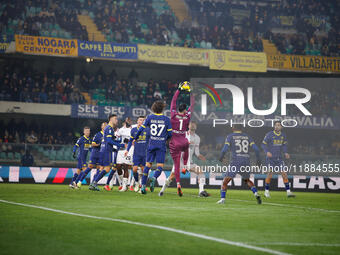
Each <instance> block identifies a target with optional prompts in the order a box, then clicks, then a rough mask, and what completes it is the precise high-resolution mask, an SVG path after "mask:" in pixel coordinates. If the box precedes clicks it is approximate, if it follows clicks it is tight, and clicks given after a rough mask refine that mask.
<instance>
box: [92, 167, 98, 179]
mask: <svg viewBox="0 0 340 255" xmlns="http://www.w3.org/2000/svg"><path fill="white" fill-rule="evenodd" d="M99 173H100V170H99V169H97V172H96V173H95V175H94V176H93V180H95V179H96V178H97V176H98V174H99Z"/></svg>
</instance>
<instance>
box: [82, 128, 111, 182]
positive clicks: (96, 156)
mask: <svg viewBox="0 0 340 255" xmlns="http://www.w3.org/2000/svg"><path fill="white" fill-rule="evenodd" d="M106 126H107V123H106V122H103V123H102V125H101V131H99V132H98V133H97V134H95V136H94V137H93V139H92V144H91V148H92V151H91V155H90V161H89V166H88V168H86V170H85V171H82V172H81V173H80V175H79V176H78V178H77V179H76V184H77V187H78V188H80V187H81V184H82V181H83V180H84V179H85V178H86V176H87V174H88V173H89V172H90V171H91V170H92V169H98V170H103V166H102V165H103V163H102V161H103V157H102V153H101V152H100V144H101V142H102V139H103V135H104V129H105V127H106Z"/></svg>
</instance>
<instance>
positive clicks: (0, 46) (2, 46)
mask: <svg viewBox="0 0 340 255" xmlns="http://www.w3.org/2000/svg"><path fill="white" fill-rule="evenodd" d="M12 41H13V36H8V35H6V34H2V35H0V53H5V52H6V50H7V48H8V46H9V44H10V43H11V42H12Z"/></svg>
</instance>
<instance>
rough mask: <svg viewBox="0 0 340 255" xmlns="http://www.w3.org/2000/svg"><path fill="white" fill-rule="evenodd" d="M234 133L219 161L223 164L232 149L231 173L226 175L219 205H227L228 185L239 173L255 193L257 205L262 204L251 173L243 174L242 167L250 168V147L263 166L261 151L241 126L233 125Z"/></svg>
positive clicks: (226, 143) (229, 138) (229, 137)
mask: <svg viewBox="0 0 340 255" xmlns="http://www.w3.org/2000/svg"><path fill="white" fill-rule="evenodd" d="M232 131H233V133H231V134H229V135H228V136H227V139H226V141H225V144H224V147H223V149H222V151H221V156H220V159H219V160H220V161H221V162H223V158H224V155H225V153H226V152H227V151H228V150H229V148H230V150H231V153H232V155H231V160H230V164H229V169H228V170H229V171H228V172H227V173H225V177H224V179H223V184H222V186H221V200H219V201H218V202H217V203H218V204H225V195H226V192H227V187H228V186H227V185H228V183H229V182H230V181H231V180H232V179H233V178H234V177H235V176H236V174H237V173H239V174H241V176H242V178H243V179H244V181H245V183H247V185H248V187H249V188H250V189H251V191H252V192H253V193H254V195H255V198H256V200H257V203H258V204H261V203H262V201H261V197H260V195H259V194H258V192H257V189H256V187H255V185H254V183H253V182H252V181H251V180H250V179H249V177H250V174H249V172H241V170H242V167H247V166H250V153H249V147H251V148H252V149H253V150H254V151H255V154H256V158H257V165H258V166H259V165H261V160H260V150H259V148H258V147H257V146H256V144H255V143H254V141H253V139H252V138H251V137H250V136H249V135H247V134H246V133H243V132H242V126H241V125H233V127H232Z"/></svg>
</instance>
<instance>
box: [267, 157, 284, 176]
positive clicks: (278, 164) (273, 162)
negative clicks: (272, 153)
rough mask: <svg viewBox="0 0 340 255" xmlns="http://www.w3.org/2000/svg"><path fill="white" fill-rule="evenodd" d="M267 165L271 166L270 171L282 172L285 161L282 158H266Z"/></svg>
mask: <svg viewBox="0 0 340 255" xmlns="http://www.w3.org/2000/svg"><path fill="white" fill-rule="evenodd" d="M266 165H267V166H269V167H271V168H269V169H268V172H274V173H275V172H282V171H284V166H285V162H284V161H283V159H282V158H276V159H273V158H266Z"/></svg>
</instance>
